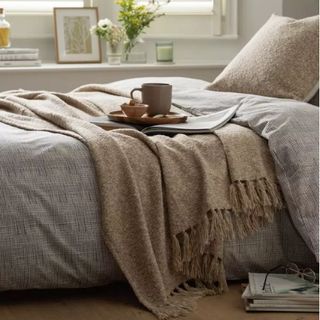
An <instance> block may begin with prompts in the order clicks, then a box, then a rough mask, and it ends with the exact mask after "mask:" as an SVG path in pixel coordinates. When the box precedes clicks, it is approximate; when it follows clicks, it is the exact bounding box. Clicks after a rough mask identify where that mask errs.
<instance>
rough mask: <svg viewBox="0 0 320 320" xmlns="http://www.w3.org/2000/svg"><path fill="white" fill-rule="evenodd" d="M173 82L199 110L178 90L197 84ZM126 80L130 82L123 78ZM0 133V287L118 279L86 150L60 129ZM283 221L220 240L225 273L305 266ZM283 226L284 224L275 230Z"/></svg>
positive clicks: (299, 245) (283, 218)
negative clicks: (290, 263)
mask: <svg viewBox="0 0 320 320" xmlns="http://www.w3.org/2000/svg"><path fill="white" fill-rule="evenodd" d="M167 80H169V81H170V79H166V81H167ZM143 81H146V79H144V80H143ZM172 81H176V83H179V85H176V86H175V95H176V97H177V99H176V100H177V101H178V102H179V103H180V104H183V105H184V106H185V109H188V111H189V112H195V110H196V111H197V110H201V106H198V107H197V108H195V106H194V104H192V106H191V108H188V106H187V105H186V104H185V103H183V102H184V101H182V100H183V99H181V98H180V100H179V92H180V91H183V90H185V88H186V87H185V86H186V85H187V88H190V87H192V88H193V89H194V90H196V89H197V88H200V87H202V85H203V82H202V81H191V80H189V81H187V80H186V79H174V80H172ZM135 84H137V83H135ZM115 85H118V84H115ZM126 85H128V87H130V86H131V85H130V83H123V87H124V86H126ZM123 87H122V89H123ZM83 94H84V95H87V93H83ZM190 94H192V92H191V93H190ZM119 101H120V100H119ZM91 102H92V100H91ZM181 102H182V103H181ZM92 103H95V102H94V101H93V102H92ZM96 103H97V104H99V103H101V101H96ZM221 106H223V104H222V105H221ZM115 107H116V106H115ZM202 111H203V110H201V112H202ZM209 111H210V110H209ZM0 132H1V135H0V137H1V138H0V148H1V149H0V150H1V159H0V161H1V177H0V178H1V179H2V180H3V181H1V186H2V187H1V191H0V199H1V205H3V206H4V208H3V210H2V208H1V213H2V214H1V220H2V221H1V222H2V223H1V228H2V229H3V230H4V232H1V235H0V236H1V237H4V239H2V240H3V241H1V244H0V245H1V252H0V257H1V261H5V262H4V263H1V265H0V287H1V289H3V290H6V289H19V288H30V287H57V286H58V287H78V286H91V285H97V284H103V283H106V282H108V281H110V280H114V279H118V278H121V273H120V272H119V270H118V269H117V267H116V264H115V263H114V261H113V259H112V257H111V255H110V253H108V251H107V250H106V249H105V247H104V245H103V242H102V231H101V227H100V224H99V207H98V201H97V199H98V194H97V186H96V183H95V179H94V169H93V166H92V161H91V158H90V155H89V153H88V150H87V148H86V147H85V146H84V145H83V144H82V143H80V142H79V141H77V140H75V139H73V138H70V137H66V136H64V135H59V134H52V133H45V132H29V131H24V130H21V129H17V128H13V127H10V126H7V125H5V124H1V126H0ZM30 142H31V143H30ZM3 155H4V156H3ZM12 159H17V161H14V162H13V161H12ZM44 163H45V166H44V165H43V164H44ZM44 167H45V169H43V168H44ZM30 186H31V187H30ZM66 195H68V196H66ZM22 213H23V215H22ZM52 213H54V214H52ZM288 221H289V220H288V218H287V217H286V214H284V215H282V216H280V217H279V218H278V220H277V221H276V222H275V223H274V224H273V225H272V226H269V227H267V230H266V231H264V232H261V233H259V235H255V236H253V237H251V238H248V239H247V240H245V241H240V242H237V241H233V242H229V244H226V258H225V263H226V269H227V271H228V275H229V278H230V277H231V278H232V277H241V276H243V275H244V274H245V273H246V271H247V270H248V269H249V268H250V269H251V270H252V269H253V268H259V267H260V268H261V267H266V268H269V267H272V266H273V265H275V264H277V263H278V261H279V260H287V259H288V258H289V259H292V258H294V260H299V261H303V262H307V264H309V262H310V264H311V263H312V261H313V259H312V256H311V255H310V253H309V252H308V250H307V249H306V248H305V247H304V244H303V242H302V241H301V239H300V238H299V237H298V236H297V235H296V233H295V232H294V231H292V230H291V231H288V230H290V228H291V227H290V224H289V223H288ZM283 226H287V227H288V228H287V227H285V228H284V229H285V230H281V232H279V230H280V229H282V228H283ZM70 230H74V231H75V232H70ZM79 230H81V232H78V231H79ZM270 230H272V233H271V232H270ZM286 233H288V236H287V234H286ZM271 234H274V237H272V239H270V235H271ZM284 235H285V236H284ZM259 236H260V238H259ZM283 237H284V238H283ZM288 239H289V243H290V244H291V246H292V243H294V244H296V245H295V246H294V248H295V250H293V249H292V247H291V249H290V248H289V249H287V247H286V246H288ZM264 240H267V241H264ZM271 240H272V241H271ZM266 244H268V245H266ZM270 244H271V245H270ZM263 246H265V247H263ZM252 247H254V249H253V248H252ZM289 247H290V246H289ZM298 248H301V249H302V250H298ZM255 249H256V252H255ZM61 252H63V254H61ZM257 253H263V257H264V258H259V259H256V261H254V259H253V258H252V257H258V254H257ZM239 256H240V257H239ZM260 256H261V255H260ZM235 257H237V259H238V260H237V261H238V264H239V266H238V267H235V266H237V264H235V263H234V261H233V259H234V258H235ZM243 259H244V260H246V259H247V261H243ZM228 263H229V266H228ZM246 266H248V267H246ZM12 270H14V271H13V272H12Z"/></svg>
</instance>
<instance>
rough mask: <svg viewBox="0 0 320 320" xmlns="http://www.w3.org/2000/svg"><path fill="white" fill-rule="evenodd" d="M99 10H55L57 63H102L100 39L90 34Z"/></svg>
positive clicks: (96, 21) (92, 8) (94, 8)
mask: <svg viewBox="0 0 320 320" xmlns="http://www.w3.org/2000/svg"><path fill="white" fill-rule="evenodd" d="M97 23H98V8H96V7H90V8H54V30H55V46H56V60H57V63H101V46H100V41H99V38H98V37H97V36H96V35H92V34H91V33H90V28H91V27H92V26H93V25H96V24H97Z"/></svg>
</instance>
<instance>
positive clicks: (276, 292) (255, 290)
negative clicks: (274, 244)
mask: <svg viewBox="0 0 320 320" xmlns="http://www.w3.org/2000/svg"><path fill="white" fill-rule="evenodd" d="M265 276H266V274H265V273H249V286H250V291H251V294H252V295H253V296H254V297H256V298H257V297H263V298H273V299H274V298H298V299H313V298H314V299H318V295H319V285H318V284H314V283H312V282H309V281H307V280H304V279H302V278H299V277H297V276H296V275H294V274H274V273H270V274H269V275H268V278H267V282H266V286H265V289H264V290H262V288H263V283H264V280H265Z"/></svg>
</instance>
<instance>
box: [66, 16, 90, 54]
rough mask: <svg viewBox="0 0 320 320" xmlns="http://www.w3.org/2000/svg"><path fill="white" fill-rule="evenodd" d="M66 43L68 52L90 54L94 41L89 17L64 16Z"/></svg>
mask: <svg viewBox="0 0 320 320" xmlns="http://www.w3.org/2000/svg"><path fill="white" fill-rule="evenodd" d="M63 24H64V43H65V53H66V54H80V53H82V54H90V53H92V43H91V36H90V18H89V17H83V16H81V17H64V20H63Z"/></svg>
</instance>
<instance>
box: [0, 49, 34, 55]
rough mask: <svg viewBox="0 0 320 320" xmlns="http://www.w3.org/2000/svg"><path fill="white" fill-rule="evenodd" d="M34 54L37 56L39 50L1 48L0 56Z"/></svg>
mask: <svg viewBox="0 0 320 320" xmlns="http://www.w3.org/2000/svg"><path fill="white" fill-rule="evenodd" d="M26 53H34V54H39V49H37V48H1V49H0V55H2V54H26Z"/></svg>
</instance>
